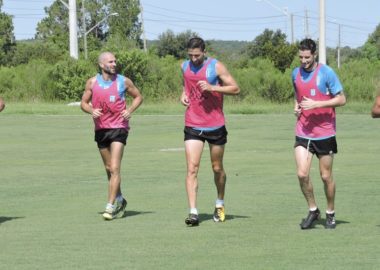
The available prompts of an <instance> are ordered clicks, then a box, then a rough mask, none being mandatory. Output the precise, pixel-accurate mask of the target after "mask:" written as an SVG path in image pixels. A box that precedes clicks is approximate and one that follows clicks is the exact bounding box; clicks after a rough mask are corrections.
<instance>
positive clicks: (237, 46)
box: [147, 39, 249, 56]
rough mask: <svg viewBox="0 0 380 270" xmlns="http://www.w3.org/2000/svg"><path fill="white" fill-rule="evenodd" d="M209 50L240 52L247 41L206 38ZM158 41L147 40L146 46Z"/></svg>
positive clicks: (220, 53) (230, 53) (219, 52)
mask: <svg viewBox="0 0 380 270" xmlns="http://www.w3.org/2000/svg"><path fill="white" fill-rule="evenodd" d="M207 42H208V47H207V50H208V51H209V52H212V53H215V54H217V55H229V56H231V55H236V54H240V53H241V51H242V50H243V49H244V48H245V47H246V46H247V45H248V44H249V42H248V41H238V40H214V39H212V40H207ZM157 43H158V40H147V46H148V48H150V47H151V46H154V45H156V44H157Z"/></svg>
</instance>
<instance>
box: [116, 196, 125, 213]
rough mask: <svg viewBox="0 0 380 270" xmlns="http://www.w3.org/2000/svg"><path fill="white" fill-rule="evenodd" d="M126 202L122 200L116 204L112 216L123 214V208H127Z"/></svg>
mask: <svg viewBox="0 0 380 270" xmlns="http://www.w3.org/2000/svg"><path fill="white" fill-rule="evenodd" d="M127 204H128V203H127V200H126V199H124V198H123V201H122V202H117V204H116V208H115V212H114V215H115V216H116V215H117V214H119V213H121V212H124V210H125V208H126V207H127Z"/></svg>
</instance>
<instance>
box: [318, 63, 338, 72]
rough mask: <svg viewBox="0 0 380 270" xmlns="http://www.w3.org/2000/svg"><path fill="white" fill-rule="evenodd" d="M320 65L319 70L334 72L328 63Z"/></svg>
mask: <svg viewBox="0 0 380 270" xmlns="http://www.w3.org/2000/svg"><path fill="white" fill-rule="evenodd" d="M320 65H321V67H320V70H321V71H322V72H326V73H331V72H332V73H335V71H334V69H333V68H332V67H330V66H329V65H327V64H320Z"/></svg>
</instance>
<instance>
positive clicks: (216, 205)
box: [215, 199, 224, 207]
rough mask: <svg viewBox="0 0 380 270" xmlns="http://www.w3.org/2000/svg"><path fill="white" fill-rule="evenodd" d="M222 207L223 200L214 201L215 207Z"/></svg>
mask: <svg viewBox="0 0 380 270" xmlns="http://www.w3.org/2000/svg"><path fill="white" fill-rule="evenodd" d="M222 206H224V200H221V199H216V201H215V207H222Z"/></svg>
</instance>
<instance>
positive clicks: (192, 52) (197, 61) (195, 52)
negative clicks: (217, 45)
mask: <svg viewBox="0 0 380 270" xmlns="http://www.w3.org/2000/svg"><path fill="white" fill-rule="evenodd" d="M187 55H188V56H189V59H190V61H191V63H192V64H193V65H194V66H200V65H202V64H203V61H204V59H205V52H204V51H201V49H200V48H194V49H188V50H187Z"/></svg>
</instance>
